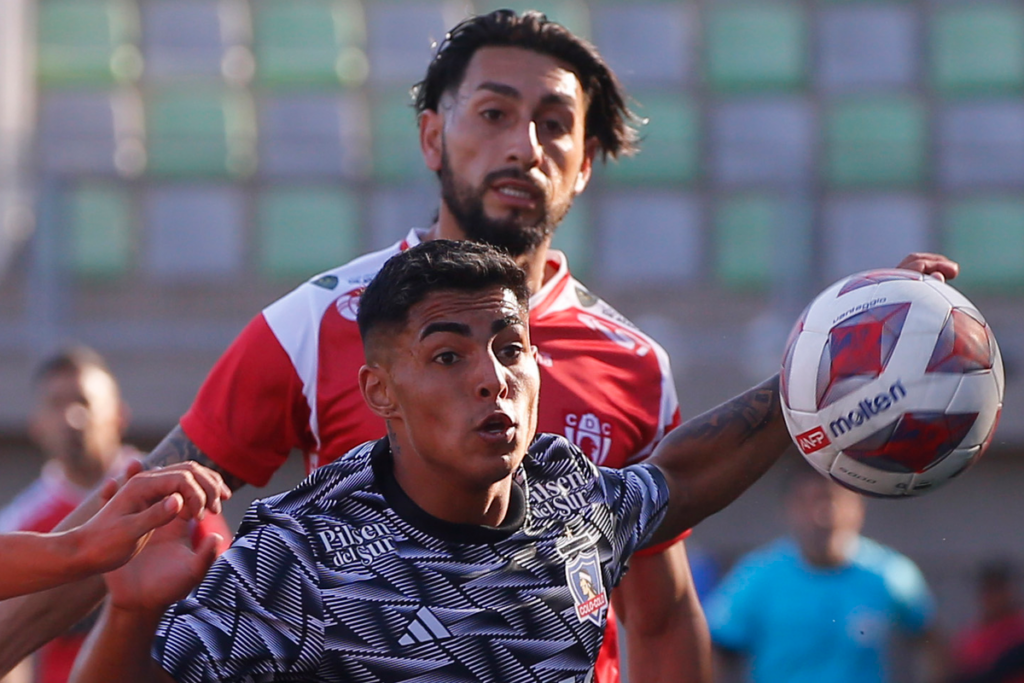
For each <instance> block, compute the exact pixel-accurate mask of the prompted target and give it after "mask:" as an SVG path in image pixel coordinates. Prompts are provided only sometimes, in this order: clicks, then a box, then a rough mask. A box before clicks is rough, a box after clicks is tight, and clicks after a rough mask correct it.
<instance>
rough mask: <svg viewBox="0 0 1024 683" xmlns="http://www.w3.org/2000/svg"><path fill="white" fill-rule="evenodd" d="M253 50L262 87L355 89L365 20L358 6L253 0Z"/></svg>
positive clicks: (340, 0) (345, 1)
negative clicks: (348, 87)
mask: <svg viewBox="0 0 1024 683" xmlns="http://www.w3.org/2000/svg"><path fill="white" fill-rule="evenodd" d="M253 13H254V19H253V49H254V52H255V57H256V76H257V78H258V82H259V83H260V85H263V86H267V87H273V88H289V87H296V86H303V87H305V86H311V85H316V86H321V87H337V86H338V85H339V84H341V85H346V86H359V85H361V84H362V83H363V82H364V81H365V80H366V75H367V70H368V64H367V61H366V52H365V44H366V20H365V17H364V14H363V7H362V5H361V3H359V2H358V0H303V1H302V2H294V1H293V0H256V1H255V2H254V3H253Z"/></svg>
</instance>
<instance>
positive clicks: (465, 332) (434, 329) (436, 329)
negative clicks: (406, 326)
mask: <svg viewBox="0 0 1024 683" xmlns="http://www.w3.org/2000/svg"><path fill="white" fill-rule="evenodd" d="M440 332H451V333H452V334H457V335H459V336H460V337H469V336H472V332H471V331H470V329H469V325H466V324H463V323H452V322H440V323H430V324H429V325H427V326H426V327H424V328H423V331H422V332H420V341H423V340H424V339H426V338H427V337H429V336H430V335H432V334H434V333H440Z"/></svg>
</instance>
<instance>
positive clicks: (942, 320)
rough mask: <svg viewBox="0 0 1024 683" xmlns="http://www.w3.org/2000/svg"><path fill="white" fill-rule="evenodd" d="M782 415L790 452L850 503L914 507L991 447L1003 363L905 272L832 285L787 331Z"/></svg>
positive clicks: (963, 318)
mask: <svg viewBox="0 0 1024 683" xmlns="http://www.w3.org/2000/svg"><path fill="white" fill-rule="evenodd" d="M781 393H782V412H783V415H784V416H785V418H786V426H787V427H788V428H789V433H790V434H791V435H792V436H793V440H794V441H795V442H796V444H797V447H798V448H799V449H800V452H801V453H803V455H804V457H805V458H806V459H807V460H808V461H809V462H810V463H811V464H812V465H813V466H814V467H815V468H816V469H817V470H818V471H820V472H821V473H823V474H825V475H826V476H829V477H831V478H832V479H834V480H835V481H837V482H839V483H840V484H842V485H844V486H846V487H848V488H852V489H855V490H857V491H859V492H861V493H865V494H868V495H874V496H884V497H901V496H916V495H920V494H922V493H926V492H928V491H931V490H933V489H935V488H936V487H938V486H941V485H942V484H944V483H946V482H948V481H949V480H950V479H952V478H954V477H956V476H957V475H959V474H961V473H963V472H964V471H965V470H966V469H967V468H968V467H970V466H971V465H972V464H973V463H974V462H975V461H976V460H977V459H978V458H979V457H980V456H981V454H982V453H983V452H984V451H985V449H986V447H987V446H988V444H989V443H990V442H991V440H992V435H993V433H994V432H995V429H996V424H997V423H998V421H999V412H1000V410H1001V409H1002V404H1003V363H1002V359H1001V357H1000V355H999V347H998V346H997V345H996V340H995V337H994V336H993V334H992V331H991V329H990V328H989V326H988V324H987V323H986V322H985V319H984V318H983V317H982V315H981V313H980V312H979V311H978V309H977V308H976V307H975V306H974V305H973V304H972V303H971V302H970V301H968V300H967V298H966V297H964V296H963V295H962V294H960V293H959V292H958V291H957V290H955V289H953V288H952V287H950V286H949V285H947V284H945V283H943V282H941V281H939V280H937V279H935V278H933V277H930V276H924V275H921V274H919V273H915V272H913V271H907V270H872V271H867V272H864V273H859V274H857V275H853V276H850V277H847V278H844V279H843V280H840V281H839V282H837V283H835V284H834V285H832V286H831V287H829V288H828V289H826V290H825V291H824V292H822V293H821V294H820V295H818V297H817V298H816V299H815V300H814V301H813V302H811V304H810V306H808V307H807V310H805V311H804V313H803V315H802V316H801V317H800V319H799V320H798V321H797V323H796V326H795V327H794V328H793V332H792V333H791V334H790V337H789V342H788V343H787V345H786V351H785V354H784V356H783V360H782V374H781Z"/></svg>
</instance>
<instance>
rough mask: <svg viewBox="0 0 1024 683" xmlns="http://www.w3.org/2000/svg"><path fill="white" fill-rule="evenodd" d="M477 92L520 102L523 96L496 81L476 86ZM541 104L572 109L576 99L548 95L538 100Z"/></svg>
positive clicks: (554, 94) (557, 94)
mask: <svg viewBox="0 0 1024 683" xmlns="http://www.w3.org/2000/svg"><path fill="white" fill-rule="evenodd" d="M476 89H477V90H489V91H490V92H493V93H497V94H498V95H504V96H505V97H511V98H512V99H516V100H521V99H523V94H522V93H521V92H519V89H518V88H513V87H512V86H511V85H508V84H507V83H498V82H496V81H484V82H483V83H481V84H480V85H478V86H477V88H476ZM540 102H541V104H549V105H550V104H556V105H561V106H563V107H573V106H575V105H576V99H575V98H573V97H569V96H568V95H563V94H561V93H548V94H547V95H545V96H544V97H542V98H541V99H540Z"/></svg>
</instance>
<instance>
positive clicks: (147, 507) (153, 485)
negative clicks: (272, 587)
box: [68, 462, 231, 573]
mask: <svg viewBox="0 0 1024 683" xmlns="http://www.w3.org/2000/svg"><path fill="white" fill-rule="evenodd" d="M141 470H142V465H141V463H137V462H136V463H132V464H131V465H129V468H128V471H127V472H126V475H125V476H126V477H127V481H126V482H125V483H124V484H123V485H121V486H118V483H117V482H116V481H113V480H111V481H108V482H107V483H106V484H104V486H103V488H102V490H101V493H100V497H101V499H102V500H103V501H104V505H103V507H102V508H100V510H99V511H98V512H97V513H96V514H95V515H93V516H92V518H90V519H89V520H88V521H86V522H85V523H84V524H82V525H81V526H80V527H78V528H76V529H73V530H72V531H70V532H68V533H69V535H72V536H74V537H75V541H76V542H75V547H76V548H77V549H78V552H80V553H81V556H82V557H83V565H84V566H85V567H86V568H87V569H88V571H90V572H92V573H98V572H106V571H110V570H112V569H115V568H117V567H120V566H121V565H123V564H124V563H125V562H128V561H129V560H130V559H131V558H132V557H134V556H135V555H136V554H137V553H138V552H139V550H140V549H141V548H142V547H143V546H144V545H145V544H146V541H147V539H148V538H149V535H150V534H151V533H152V532H153V530H154V529H156V528H158V527H161V526H163V525H165V524H168V523H169V522H170V521H171V520H173V519H175V518H179V519H180V520H182V521H184V520H187V519H192V518H196V519H202V518H203V516H204V515H205V513H206V511H207V510H209V511H210V512H213V513H219V512H220V511H221V500H226V499H228V498H230V497H231V490H230V489H229V488H228V487H227V486H226V485H225V484H224V481H223V480H222V479H221V477H220V475H219V474H217V473H216V472H214V471H213V470H210V469H207V468H206V467H203V466H202V465H199V464H197V463H195V462H184V463H179V464H177V465H172V466H170V467H165V468H163V469H158V470H150V471H148V472H142V471H141Z"/></svg>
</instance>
